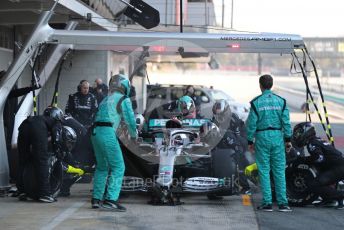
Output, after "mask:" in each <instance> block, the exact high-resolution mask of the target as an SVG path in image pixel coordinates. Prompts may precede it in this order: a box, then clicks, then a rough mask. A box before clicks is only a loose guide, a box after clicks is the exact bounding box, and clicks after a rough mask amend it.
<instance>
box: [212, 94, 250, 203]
mask: <svg viewBox="0 0 344 230" xmlns="http://www.w3.org/2000/svg"><path fill="white" fill-rule="evenodd" d="M212 111H213V118H212V122H214V123H215V124H216V125H217V126H218V127H219V130H220V138H221V139H220V141H219V143H218V144H217V145H216V147H217V148H220V149H233V150H234V151H235V160H236V161H237V164H238V166H239V170H244V169H245V167H246V166H247V165H248V164H249V163H248V161H247V159H246V158H245V155H244V152H245V151H246V150H247V141H246V139H245V138H243V136H242V135H245V123H244V122H243V121H242V120H240V118H239V117H238V115H237V114H235V113H232V112H231V110H230V107H229V104H228V102H227V101H226V100H223V99H222V100H218V101H217V102H215V104H214V106H213V109H212ZM239 184H240V186H241V190H240V193H242V194H247V195H250V185H249V183H248V180H247V178H246V176H245V175H244V174H243V173H240V174H239ZM208 198H209V199H221V197H218V196H216V195H208Z"/></svg>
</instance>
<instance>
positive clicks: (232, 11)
mask: <svg viewBox="0 0 344 230" xmlns="http://www.w3.org/2000/svg"><path fill="white" fill-rule="evenodd" d="M233 13H234V0H232V7H231V29H233V18H234V17H233Z"/></svg>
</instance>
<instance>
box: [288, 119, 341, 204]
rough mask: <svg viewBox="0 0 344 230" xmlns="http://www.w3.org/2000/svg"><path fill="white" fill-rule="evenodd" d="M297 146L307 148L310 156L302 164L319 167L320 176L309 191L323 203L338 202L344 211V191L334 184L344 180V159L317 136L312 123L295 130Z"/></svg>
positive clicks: (294, 136) (296, 127)
mask: <svg viewBox="0 0 344 230" xmlns="http://www.w3.org/2000/svg"><path fill="white" fill-rule="evenodd" d="M293 139H294V141H295V145H296V146H297V147H299V148H303V147H304V146H306V147H307V150H308V152H309V154H310V156H308V157H305V158H304V159H302V162H305V163H312V164H315V165H317V166H319V169H320V174H319V176H318V177H316V178H315V179H314V180H313V181H311V182H310V183H309V189H310V190H311V191H312V192H314V193H315V194H317V195H319V196H320V197H321V198H322V199H323V202H322V203H327V202H329V201H333V200H335V201H338V205H337V209H344V205H343V198H344V191H339V190H337V189H336V188H335V187H333V186H332V185H333V184H336V183H337V182H339V181H341V180H343V179H344V157H343V154H342V153H341V152H340V151H338V150H337V149H335V148H334V147H333V146H332V145H331V144H330V143H328V142H326V141H324V140H322V139H320V138H319V137H317V136H316V131H315V128H314V125H313V124H312V123H310V122H303V123H300V124H297V125H296V126H295V127H294V130H293Z"/></svg>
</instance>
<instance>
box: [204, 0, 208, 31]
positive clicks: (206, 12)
mask: <svg viewBox="0 0 344 230" xmlns="http://www.w3.org/2000/svg"><path fill="white" fill-rule="evenodd" d="M204 18H205V25H208V0H205V2H204Z"/></svg>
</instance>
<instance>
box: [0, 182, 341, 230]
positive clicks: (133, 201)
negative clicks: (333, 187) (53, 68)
mask: <svg viewBox="0 0 344 230" xmlns="http://www.w3.org/2000/svg"><path fill="white" fill-rule="evenodd" d="M90 188H91V184H76V185H75V186H73V188H72V195H71V196H70V197H68V198H59V199H58V202H56V203H52V204H45V203H38V202H34V201H26V202H22V201H18V200H17V198H14V197H2V198H0V206H1V209H0V229H1V230H12V229H16V230H21V229H23V230H24V229H25V230H31V229H32V230H37V229H39V230H50V229H63V230H72V229H73V230H79V229H80V230H91V229H97V230H102V229H104V230H105V229H106V230H108V229H120V230H126V229H127V230H136V229H139V230H146V229H147V230H148V229H149V230H175V229H187V230H189V229H190V230H192V229H197V230H203V229H204V230H208V229H216V230H220V229H226V230H230V229H234V230H237V229H238V230H240V229H242V230H247V229H250V230H254V229H261V230H275V229H281V230H289V229H290V230H292V229H293V230H294V229H302V230H308V229H309V230H323V229H328V230H337V229H338V230H341V229H343V228H344V210H335V209H333V208H315V207H313V206H308V207H302V208H299V207H298V208H296V207H295V208H293V212H291V213H281V212H278V211H276V210H277V207H274V209H275V211H274V212H272V213H270V212H269V213H268V212H262V211H256V210H255V208H256V206H257V205H259V202H260V199H261V195H260V193H255V194H253V196H252V197H246V196H231V197H225V199H224V200H220V201H209V200H207V198H206V197H205V196H199V195H197V196H187V197H183V198H182V201H184V202H185V203H184V204H183V205H180V206H152V205H149V204H147V201H148V199H149V197H148V196H146V195H130V196H129V197H127V198H123V199H122V204H123V205H124V206H125V207H127V212H124V213H119V212H111V211H107V210H94V209H91V208H90V197H91V193H90Z"/></svg>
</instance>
